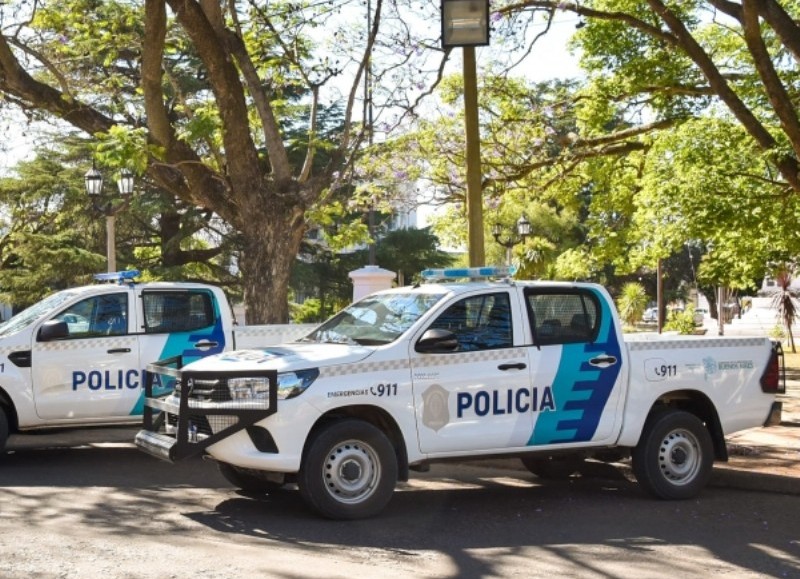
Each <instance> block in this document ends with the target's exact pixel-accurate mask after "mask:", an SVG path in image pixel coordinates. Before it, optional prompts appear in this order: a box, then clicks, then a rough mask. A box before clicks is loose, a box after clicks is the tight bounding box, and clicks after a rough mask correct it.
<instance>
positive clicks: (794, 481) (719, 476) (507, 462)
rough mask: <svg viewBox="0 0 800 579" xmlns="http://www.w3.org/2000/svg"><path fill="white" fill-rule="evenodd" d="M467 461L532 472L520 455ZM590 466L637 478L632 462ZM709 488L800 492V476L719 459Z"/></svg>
mask: <svg viewBox="0 0 800 579" xmlns="http://www.w3.org/2000/svg"><path fill="white" fill-rule="evenodd" d="M463 464H467V465H470V466H479V467H484V468H496V469H499V470H508V471H515V472H521V473H525V474H530V473H528V471H527V470H526V469H525V467H523V466H522V463H521V462H520V461H519V459H517V458H499V459H488V460H472V461H465V462H464V463H463ZM586 466H587V468H586V469H585V470H584V471H583V472H584V474H586V475H588V476H589V477H592V478H596V479H598V480H603V479H606V480H613V479H619V478H625V479H626V480H630V481H632V482H635V481H636V479H635V477H634V476H633V470H632V469H631V465H630V463H629V462H613V463H604V462H596V461H587V462H586ZM530 476H534V475H530ZM708 487H713V488H724V489H734V490H741V491H752V492H761V493H773V494H783V495H800V478H798V477H794V476H788V475H780V474H774V473H768V472H764V471H759V470H745V469H743V468H737V467H736V466H732V465H731V464H730V463H724V462H715V463H714V468H713V470H712V471H711V479H710V480H709V482H708ZM708 487H707V488H708Z"/></svg>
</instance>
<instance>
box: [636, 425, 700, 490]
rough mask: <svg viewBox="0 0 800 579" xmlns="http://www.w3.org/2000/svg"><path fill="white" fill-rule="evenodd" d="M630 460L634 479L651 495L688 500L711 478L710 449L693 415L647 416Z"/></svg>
mask: <svg viewBox="0 0 800 579" xmlns="http://www.w3.org/2000/svg"><path fill="white" fill-rule="evenodd" d="M631 459H632V466H633V473H634V475H636V480H637V481H638V482H639V484H640V485H641V486H642V488H644V489H645V490H646V491H647V492H649V493H650V494H651V495H653V496H655V497H657V498H660V499H689V498H692V497H694V496H697V494H698V493H700V491H701V490H702V489H703V488H704V487H705V486H706V484H707V483H708V480H709V478H710V477H711V470H712V468H713V463H714V446H713V444H712V441H711V435H710V434H709V432H708V429H707V428H706V427H705V426H704V425H703V423H702V422H701V421H700V419H699V418H697V417H696V416H695V415H694V414H690V413H689V412H684V411H682V410H672V409H665V410H661V411H657V412H655V413H653V414H652V415H651V416H650V417H648V419H647V422H646V423H645V426H644V431H643V432H642V437H641V439H640V440H639V444H637V445H636V448H634V449H633V453H632V455H631Z"/></svg>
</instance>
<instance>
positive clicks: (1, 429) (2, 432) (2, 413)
mask: <svg viewBox="0 0 800 579" xmlns="http://www.w3.org/2000/svg"><path fill="white" fill-rule="evenodd" d="M6 442H8V415H7V414H6V409H5V408H3V407H2V406H0V451H2V450H3V449H4V448H5V447H6Z"/></svg>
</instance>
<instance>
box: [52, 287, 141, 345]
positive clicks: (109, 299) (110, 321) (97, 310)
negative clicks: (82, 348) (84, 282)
mask: <svg viewBox="0 0 800 579" xmlns="http://www.w3.org/2000/svg"><path fill="white" fill-rule="evenodd" d="M53 319H54V320H58V321H61V322H66V324H67V328H68V330H69V336H68V338H69V339H74V338H97V337H100V336H123V335H125V334H127V333H128V294H127V293H117V294H106V295H102V296H94V297H91V298H87V299H85V300H81V301H79V302H78V303H76V304H73V305H72V306H70V307H69V308H67V309H66V310H64V311H62V312H61V313H59V314H58V315H56V316H55V317H54V318H53Z"/></svg>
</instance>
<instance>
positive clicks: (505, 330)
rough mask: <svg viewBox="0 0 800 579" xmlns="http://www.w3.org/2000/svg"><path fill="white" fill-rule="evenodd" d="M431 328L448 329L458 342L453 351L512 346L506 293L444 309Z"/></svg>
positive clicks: (480, 296)
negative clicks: (456, 347)
mask: <svg viewBox="0 0 800 579" xmlns="http://www.w3.org/2000/svg"><path fill="white" fill-rule="evenodd" d="M430 329H441V330H449V331H451V332H453V333H454V334H455V336H456V339H457V340H458V349H457V350H455V351H456V352H473V351H476V350H491V349H494V348H510V347H511V346H513V344H514V341H513V336H512V332H511V306H510V302H509V298H508V293H496V294H484V295H479V296H473V297H469V298H464V299H462V300H459V301H457V302H456V303H454V304H453V305H451V306H450V307H449V308H447V309H446V310H445V311H444V312H443V313H442V314H441V315H440V316H439V317H438V318H436V321H434V322H433V324H431V326H430Z"/></svg>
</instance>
